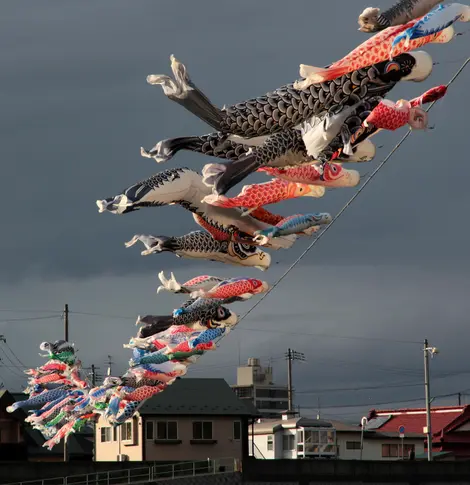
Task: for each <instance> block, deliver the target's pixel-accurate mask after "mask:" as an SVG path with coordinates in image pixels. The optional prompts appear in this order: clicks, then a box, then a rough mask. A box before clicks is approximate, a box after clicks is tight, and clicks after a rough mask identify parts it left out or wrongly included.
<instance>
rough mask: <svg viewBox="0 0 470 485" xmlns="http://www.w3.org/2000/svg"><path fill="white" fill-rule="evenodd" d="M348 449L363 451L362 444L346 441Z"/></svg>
mask: <svg viewBox="0 0 470 485" xmlns="http://www.w3.org/2000/svg"><path fill="white" fill-rule="evenodd" d="M346 449H347V450H360V449H361V442H360V441H346Z"/></svg>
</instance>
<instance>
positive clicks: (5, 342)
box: [3, 339, 27, 368]
mask: <svg viewBox="0 0 470 485" xmlns="http://www.w3.org/2000/svg"><path fill="white" fill-rule="evenodd" d="M3 343H4V344H5V347H6V348H7V349H8V350H9V351H10V352H11V354H12V355H13V357H15V359H16V360H17V361H18V362H19V363H20V365H22V366H23V367H25V368H27V366H26V364H25V363H24V362H21V360H20V358H19V357H18V356H17V355H16V354H15V352H13V350H12V348H11V347H10V346H9V345H8V342H7V340H6V339H5V340H4V342H3Z"/></svg>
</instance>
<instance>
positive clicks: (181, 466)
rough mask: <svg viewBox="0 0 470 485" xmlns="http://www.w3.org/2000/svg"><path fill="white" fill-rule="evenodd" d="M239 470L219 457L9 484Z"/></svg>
mask: <svg viewBox="0 0 470 485" xmlns="http://www.w3.org/2000/svg"><path fill="white" fill-rule="evenodd" d="M236 471H241V466H240V462H239V460H237V459H236V458H218V459H214V460H212V459H207V460H203V461H188V462H179V463H172V464H166V465H158V464H154V465H151V466H146V467H142V468H129V469H126V470H111V471H107V472H96V473H87V474H84V475H71V476H68V477H59V478H45V479H43V480H30V481H27V482H15V483H9V484H6V485H130V484H137V483H149V482H158V481H159V480H170V479H174V478H185V477H195V476H202V475H215V474H220V473H229V472H236Z"/></svg>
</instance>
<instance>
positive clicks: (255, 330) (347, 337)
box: [236, 293, 419, 344]
mask: <svg viewBox="0 0 470 485" xmlns="http://www.w3.org/2000/svg"><path fill="white" fill-rule="evenodd" d="M265 294H266V293H265ZM259 301H261V299H260V300H259ZM248 313H249V312H247V313H245V315H243V316H242V317H241V318H240V321H242V320H243V319H244V318H245V317H246V315H247V314H248ZM236 329H237V330H247V331H250V332H272V333H282V334H286V335H308V336H310V337H326V338H338V339H350V340H370V341H375V342H383V341H384V339H383V338H379V337H362V336H358V335H356V336H353V335H335V334H328V333H313V332H296V331H295V330H277V329H272V328H251V327H240V328H238V326H237V327H236ZM387 341H388V342H392V343H398V344H416V343H419V342H414V341H412V340H394V339H389V338H387Z"/></svg>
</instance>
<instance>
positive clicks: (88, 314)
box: [69, 312, 135, 320]
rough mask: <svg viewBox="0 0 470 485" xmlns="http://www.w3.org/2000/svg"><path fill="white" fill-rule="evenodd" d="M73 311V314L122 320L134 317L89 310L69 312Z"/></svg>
mask: <svg viewBox="0 0 470 485" xmlns="http://www.w3.org/2000/svg"><path fill="white" fill-rule="evenodd" d="M69 313H73V314H74V315H85V316H91V317H103V318H119V319H122V320H132V319H135V316H134V317H126V316H123V315H107V314H106V313H91V312H69Z"/></svg>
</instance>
